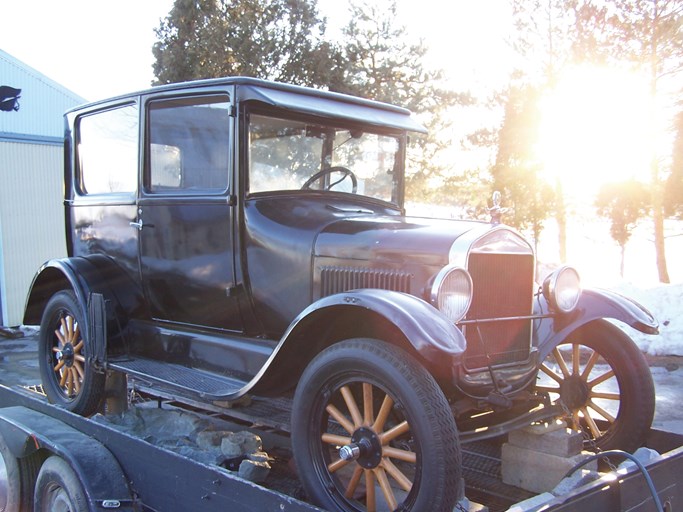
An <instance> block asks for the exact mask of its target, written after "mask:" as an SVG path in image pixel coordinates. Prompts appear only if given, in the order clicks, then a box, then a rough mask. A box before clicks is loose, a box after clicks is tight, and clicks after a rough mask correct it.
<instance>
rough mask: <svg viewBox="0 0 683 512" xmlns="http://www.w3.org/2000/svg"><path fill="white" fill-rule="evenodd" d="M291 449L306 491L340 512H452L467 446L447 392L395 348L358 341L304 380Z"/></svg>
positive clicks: (312, 368)
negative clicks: (461, 446)
mask: <svg viewBox="0 0 683 512" xmlns="http://www.w3.org/2000/svg"><path fill="white" fill-rule="evenodd" d="M292 445H293V449H294V455H295V457H296V461H297V468H298V469H299V476H300V477H301V479H302V482H303V484H304V487H305V488H306V491H307V493H308V494H309V495H310V496H311V497H312V498H313V500H314V501H315V502H316V503H318V504H319V505H321V506H323V507H325V508H329V509H332V510H345V511H375V510H397V509H401V510H435V511H438V510H452V509H453V507H454V505H455V502H456V501H457V499H458V497H460V496H461V491H462V489H461V479H460V449H459V445H458V438H457V431H456V428H455V422H454V420H453V417H452V415H451V414H450V409H449V408H448V404H447V402H446V399H445V397H444V396H443V393H442V392H441V390H440V389H439V387H438V386H437V385H436V383H435V382H434V380H433V378H432V377H431V376H430V375H429V373H427V372H426V370H425V369H424V368H423V367H421V366H420V365H419V364H417V363H416V362H415V361H414V360H413V359H412V358H410V356H409V355H408V354H406V353H404V352H403V351H401V350H400V349H397V348H396V347H392V346H390V345H387V344H385V343H383V342H380V341H376V340H364V339H361V340H349V341H346V342H343V343H340V344H338V345H334V346H332V347H330V348H329V349H327V350H325V351H324V352H322V353H321V354H320V355H319V356H318V357H317V358H316V359H315V360H314V361H313V362H312V363H311V364H310V365H309V367H308V368H307V370H306V371H305V372H304V375H303V376H302V378H301V380H300V382H299V386H298V387H297V392H296V395H295V399H294V406H293V410H292Z"/></svg>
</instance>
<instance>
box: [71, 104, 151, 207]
mask: <svg viewBox="0 0 683 512" xmlns="http://www.w3.org/2000/svg"><path fill="white" fill-rule="evenodd" d="M138 125H139V117H138V107H137V105H135V104H133V105H125V106H122V107H118V108H113V109H110V110H103V111H100V112H95V113H93V114H87V115H85V116H82V117H81V118H79V120H78V123H77V131H78V135H77V140H78V148H77V155H78V157H77V158H78V169H79V188H80V192H81V193H82V194H88V195H91V194H113V193H131V192H135V190H136V188H137V175H138V173H137V169H138V144H137V140H138Z"/></svg>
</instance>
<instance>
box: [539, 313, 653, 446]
mask: <svg viewBox="0 0 683 512" xmlns="http://www.w3.org/2000/svg"><path fill="white" fill-rule="evenodd" d="M540 369H541V372H539V382H538V384H537V386H536V389H537V390H538V391H543V392H547V393H549V394H550V398H551V400H553V401H554V402H556V403H559V404H561V405H562V406H563V407H564V409H565V410H566V414H565V416H564V419H565V420H566V421H567V423H568V424H569V426H570V427H572V428H574V429H576V430H579V431H581V432H583V434H584V438H585V443H584V444H585V445H586V447H587V448H589V449H590V448H598V449H600V450H612V449H619V450H625V451H628V452H633V451H634V450H636V449H637V448H639V447H640V446H642V445H643V443H644V441H645V437H646V435H647V432H648V430H649V429H650V426H651V425H652V419H653V417H654V411H655V391H654V384H653V382H652V374H651V373H650V368H649V366H648V364H647V361H646V359H645V357H644V356H643V354H642V352H640V350H639V349H638V347H637V346H636V344H635V343H634V342H633V340H631V338H629V337H628V336H627V335H626V334H625V333H624V332H623V331H622V330H621V329H619V328H618V327H616V326H615V325H613V324H610V323H608V322H606V321H605V320H598V321H594V322H590V323H589V324H586V325H584V326H582V327H581V328H579V329H577V330H576V331H575V332H573V333H572V334H571V335H570V336H569V337H568V338H567V340H566V341H565V342H564V343H563V344H561V345H559V346H558V347H556V348H555V349H554V350H553V351H552V353H551V354H550V355H549V356H548V358H547V359H546V361H545V362H544V363H543V365H542V366H541V368H540Z"/></svg>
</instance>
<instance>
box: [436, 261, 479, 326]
mask: <svg viewBox="0 0 683 512" xmlns="http://www.w3.org/2000/svg"><path fill="white" fill-rule="evenodd" d="M454 274H458V277H461V278H462V279H463V281H461V282H464V283H465V286H466V290H462V291H460V292H459V293H462V292H463V291H464V292H465V296H466V300H465V302H464V303H463V304H462V307H461V308H460V311H459V312H458V313H457V314H455V315H451V314H449V312H448V311H447V308H446V307H444V304H443V302H444V300H445V298H446V294H447V293H448V289H447V288H446V287H447V286H448V285H449V283H452V278H453V277H454ZM473 289H474V284H473V282H472V276H470V273H469V272H468V271H467V269H465V268H463V267H460V266H457V265H447V266H445V267H444V268H442V269H441V270H440V271H439V273H438V274H436V276H435V277H434V282H433V283H432V287H431V291H430V297H429V299H430V302H431V304H432V305H433V306H434V307H435V308H436V309H438V310H439V311H441V312H442V313H443V314H445V315H446V316H447V317H448V319H449V320H450V321H451V322H453V323H454V324H457V323H458V322H460V320H462V319H463V318H465V315H466V314H467V312H468V311H469V309H470V306H471V305H472V291H473Z"/></svg>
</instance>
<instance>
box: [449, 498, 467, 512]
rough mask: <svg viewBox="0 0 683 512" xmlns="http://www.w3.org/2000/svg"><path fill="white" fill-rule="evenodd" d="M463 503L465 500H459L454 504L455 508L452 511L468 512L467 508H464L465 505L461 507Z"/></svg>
mask: <svg viewBox="0 0 683 512" xmlns="http://www.w3.org/2000/svg"><path fill="white" fill-rule="evenodd" d="M463 501H465V500H460V501H459V502H458V503H456V505H455V508H454V509H453V510H456V511H457V512H469V510H468V509H467V508H465V505H463V504H462V503H463Z"/></svg>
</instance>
